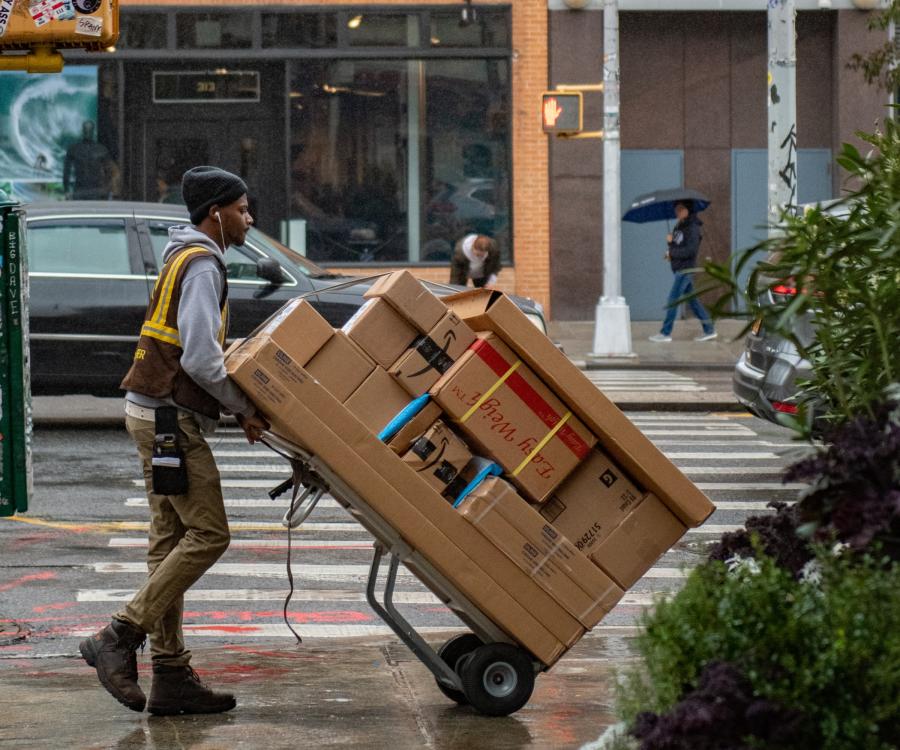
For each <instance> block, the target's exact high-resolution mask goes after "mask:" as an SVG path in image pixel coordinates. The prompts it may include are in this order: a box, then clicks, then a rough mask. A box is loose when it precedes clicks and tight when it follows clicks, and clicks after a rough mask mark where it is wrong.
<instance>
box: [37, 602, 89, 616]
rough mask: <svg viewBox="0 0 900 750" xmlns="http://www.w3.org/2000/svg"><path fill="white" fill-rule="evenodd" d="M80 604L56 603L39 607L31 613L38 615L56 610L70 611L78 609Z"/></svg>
mask: <svg viewBox="0 0 900 750" xmlns="http://www.w3.org/2000/svg"><path fill="white" fill-rule="evenodd" d="M77 606H78V602H56V603H55V604H41V605H39V606H37V607H34V608H33V609H32V610H31V611H32V612H34V613H36V614H41V613H43V612H49V611H51V610H54V609H68V608H69V607H77Z"/></svg>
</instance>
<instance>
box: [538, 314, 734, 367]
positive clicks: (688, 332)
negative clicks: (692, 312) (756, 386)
mask: <svg viewBox="0 0 900 750" xmlns="http://www.w3.org/2000/svg"><path fill="white" fill-rule="evenodd" d="M661 325H662V324H661V323H660V322H658V321H634V322H632V324H631V347H632V351H633V353H634V354H635V356H634V357H629V358H620V359H617V358H596V357H592V356H591V354H590V352H591V350H592V349H593V344H594V321H592V320H589V321H580V320H579V321H574V322H572V321H569V322H566V321H553V322H551V323H550V324H549V331H548V334H549V336H550V338H551V339H553V340H554V341H556V342H557V343H559V344H560V345H561V346H562V347H563V351H565V353H566V354H567V355H568V356H569V358H570V359H572V360H573V361H574V362H576V363H578V365H579V366H580V367H583V368H585V369H589V370H590V369H595V368H603V367H640V368H643V369H667V370H685V369H688V370H727V371H729V372H730V371H731V370H732V368H733V367H734V363H735V362H737V360H738V357H740V355H741V352H742V351H743V350H744V342H743V339H739V340H737V341H735V340H733V339H734V338H735V337H736V336H737V335H738V334H739V333H740V332H741V330H742V329H743V328H744V326H745V325H746V322H745V321H743V320H720V321H718V323H717V324H716V331H717V332H718V334H719V336H718V338H716V339H714V340H712V341H694V336H699V335H700V333H701V329H700V324H699V323H698V322H697V321H696V320H694V319H693V318H691V319H688V320H679V321H677V322H676V323H675V329H674V332H673V334H672V339H673V340H672V341H671V342H668V343H664V344H656V343H654V342H652V341H650V340H649V337H650V336H652V335H653V334H655V333H659V329H660V326H661Z"/></svg>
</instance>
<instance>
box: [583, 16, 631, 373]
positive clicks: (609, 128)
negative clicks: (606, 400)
mask: <svg viewBox="0 0 900 750" xmlns="http://www.w3.org/2000/svg"><path fill="white" fill-rule="evenodd" d="M620 164H621V153H620V145H619V3H618V0H604V4H603V296H601V297H600V300H599V302H598V303H597V308H596V311H595V316H594V349H593V352H592V356H594V357H633V356H634V354H633V352H632V351H631V319H630V318H631V316H630V313H629V310H628V304H627V303H626V302H625V298H624V297H623V296H622V216H621V214H622V209H621V203H622V199H621V189H622V188H621V169H620Z"/></svg>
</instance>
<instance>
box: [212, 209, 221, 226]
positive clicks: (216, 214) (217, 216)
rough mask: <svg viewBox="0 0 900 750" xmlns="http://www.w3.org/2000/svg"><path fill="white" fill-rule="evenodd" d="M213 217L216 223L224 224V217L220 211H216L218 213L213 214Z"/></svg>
mask: <svg viewBox="0 0 900 750" xmlns="http://www.w3.org/2000/svg"><path fill="white" fill-rule="evenodd" d="M213 216H214V217H215V219H216V221H218V222H219V223H220V224H221V223H222V217H221V216H220V215H219V212H218V211H216V212H215V213H214V214H213Z"/></svg>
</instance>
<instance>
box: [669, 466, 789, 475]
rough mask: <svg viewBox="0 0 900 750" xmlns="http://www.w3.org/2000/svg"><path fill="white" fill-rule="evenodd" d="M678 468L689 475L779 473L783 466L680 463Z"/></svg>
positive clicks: (781, 471)
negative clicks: (688, 464)
mask: <svg viewBox="0 0 900 750" xmlns="http://www.w3.org/2000/svg"><path fill="white" fill-rule="evenodd" d="M678 468H679V469H680V470H681V472H682V473H684V474H687V475H689V476H691V475H696V474H723V475H725V474H738V475H743V474H746V475H748V476H751V475H758V474H777V475H781V474H782V473H783V472H784V466H685V465H684V464H680V465H679V466H678Z"/></svg>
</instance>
